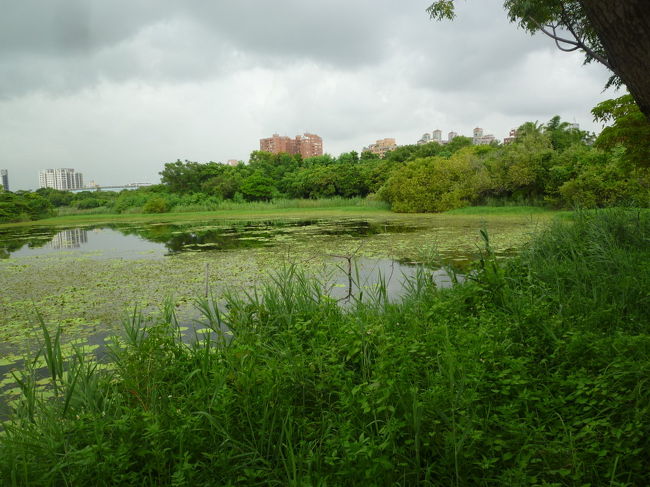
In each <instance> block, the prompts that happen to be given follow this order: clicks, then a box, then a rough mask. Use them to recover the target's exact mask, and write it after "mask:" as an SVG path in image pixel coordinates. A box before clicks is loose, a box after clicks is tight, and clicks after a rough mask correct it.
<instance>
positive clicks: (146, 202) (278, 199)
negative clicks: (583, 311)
mask: <svg viewBox="0 0 650 487" xmlns="http://www.w3.org/2000/svg"><path fill="white" fill-rule="evenodd" d="M610 108H611V107H610ZM630 109H631V108H630ZM603 110H605V112H606V111H607V109H606V108H603ZM616 123H618V120H616ZM615 125H616V124H615ZM628 129H629V128H628ZM628 129H626V128H620V130H619V131H617V133H619V135H618V136H616V137H614V139H612V134H611V131H607V130H604V131H603V133H602V134H601V135H600V136H599V137H598V138H595V135H594V134H590V133H587V132H584V131H580V130H578V129H576V128H575V127H573V126H572V124H569V123H567V122H562V121H561V120H560V117H558V116H555V117H553V118H552V119H551V120H549V121H548V122H547V123H546V124H539V123H538V122H527V123H525V124H523V125H521V126H520V127H519V128H518V129H517V131H516V137H515V138H514V140H512V141H511V142H510V143H508V144H504V145H500V144H498V143H494V144H490V145H473V141H472V139H470V138H468V137H461V136H459V137H456V138H454V139H453V140H452V141H451V142H449V143H447V144H444V145H443V144H438V143H435V142H431V143H428V144H422V145H406V146H400V147H397V148H396V149H394V150H392V151H389V152H388V153H387V154H386V155H385V157H383V158H380V157H379V156H377V155H375V154H372V153H370V152H368V151H365V152H363V153H361V154H358V153H357V152H354V151H352V152H348V153H343V154H340V155H339V156H338V157H334V156H332V155H329V154H325V155H322V156H315V157H308V158H304V159H303V158H302V157H301V156H300V155H290V154H285V153H280V154H271V153H268V152H262V151H253V152H252V153H251V155H250V158H249V160H248V162H247V163H244V162H243V161H241V162H240V163H239V164H237V165H235V166H230V165H225V164H220V163H217V162H212V161H210V162H205V163H198V162H193V161H180V160H177V161H175V162H169V163H166V164H164V167H163V169H162V171H161V172H160V176H161V178H160V181H161V182H160V184H156V185H152V186H149V187H143V188H138V189H135V190H123V191H120V192H119V193H118V192H111V191H92V190H87V191H80V192H75V193H72V192H69V191H58V190H55V189H52V188H40V189H38V190H36V191H34V192H30V191H17V192H16V193H11V192H0V222H25V221H30V220H40V219H43V218H49V217H52V216H55V215H59V217H61V218H64V217H65V216H68V215H74V214H85V215H88V214H96V215H102V214H111V215H114V214H119V215H129V214H165V215H168V214H169V215H174V214H177V213H187V214H190V213H193V212H205V211H230V212H234V213H235V214H236V213H237V212H245V211H253V212H257V211H268V210H269V209H270V208H273V209H274V210H275V211H277V212H281V211H286V210H287V209H288V208H317V207H327V208H332V207H335V208H339V209H340V210H339V211H343V207H345V206H353V207H363V208H368V209H370V208H373V209H375V210H376V209H384V210H391V211H395V212H398V213H441V212H445V211H449V210H458V209H462V208H467V207H476V206H509V205H517V206H537V207H545V208H549V209H555V210H561V209H565V210H566V209H573V208H604V207H614V206H628V207H648V206H650V192H649V191H648V187H650V168H649V167H648V164H647V158H645V156H644V154H647V153H648V151H647V142H646V141H645V140H644V139H643V137H642V136H643V133H642V132H640V131H638V130H637V131H634V132H631V135H629V137H631V138H632V139H633V140H637V139H638V141H639V145H638V147H637V149H634V147H636V146H632V147H628V145H626V143H623V142H621V144H623V145H622V146H621V145H617V141H619V142H620V140H628V139H627V136H626V137H621V135H620V134H626V133H627V132H626V131H627V130H628ZM644 133H645V132H644ZM98 218H99V217H98ZM107 218H115V217H107ZM119 218H120V219H122V218H128V217H123V216H120V217H119ZM141 219H142V218H141Z"/></svg>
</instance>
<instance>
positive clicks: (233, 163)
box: [226, 159, 239, 167]
mask: <svg viewBox="0 0 650 487" xmlns="http://www.w3.org/2000/svg"><path fill="white" fill-rule="evenodd" d="M226 164H227V165H228V166H232V167H235V166H239V161H238V160H237V159H228V162H226Z"/></svg>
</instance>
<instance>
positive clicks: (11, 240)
mask: <svg viewBox="0 0 650 487" xmlns="http://www.w3.org/2000/svg"><path fill="white" fill-rule="evenodd" d="M57 232H58V230H57V229H55V228H47V227H46V228H43V227H40V228H38V229H29V230H27V231H25V229H20V230H13V229H11V230H7V231H3V232H0V259H8V258H9V256H10V255H11V254H12V253H14V252H16V251H18V250H20V249H22V248H23V247H25V246H27V247H29V248H30V249H35V248H39V247H43V246H44V245H46V244H48V243H49V242H50V241H51V240H52V239H53V238H54V235H56V234H57Z"/></svg>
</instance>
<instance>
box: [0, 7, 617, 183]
mask: <svg viewBox="0 0 650 487" xmlns="http://www.w3.org/2000/svg"><path fill="white" fill-rule="evenodd" d="M431 1H432V0H422V1H421V0H411V1H408V2H397V1H395V0H354V1H350V0H327V1H324V0H323V1H320V2H316V1H313V0H311V1H310V0H276V1H274V2H269V1H267V0H237V1H234V2H225V1H214V0H211V1H208V0H193V1H182V2H181V1H178V0H111V1H106V0H48V1H47V2H43V1H40V0H20V1H14V0H0V5H1V6H2V10H1V11H2V14H1V15H0V168H6V169H8V170H9V177H10V186H11V189H12V190H17V189H29V188H36V187H37V184H38V170H39V169H45V168H57V167H72V168H75V169H76V170H78V171H80V172H82V173H83V174H84V179H85V181H86V182H88V181H90V180H94V181H96V182H97V183H99V184H104V185H109V184H124V183H130V182H158V181H159V175H158V172H159V171H160V170H161V169H162V167H163V165H164V163H165V162H171V161H175V160H176V159H188V160H193V161H199V162H207V161H210V160H212V161H226V160H228V159H241V160H248V156H249V154H250V152H251V151H252V150H256V149H258V148H259V139H260V138H261V137H267V136H270V135H271V134H273V133H274V132H277V133H280V134H282V135H289V136H295V135H297V134H300V133H303V132H305V131H310V132H314V133H317V134H319V135H320V136H321V137H323V144H324V148H325V151H326V152H328V153H330V154H333V155H338V154H340V153H341V152H347V151H350V150H360V149H361V148H362V147H363V146H365V145H368V144H369V143H371V142H373V141H375V140H376V139H379V138H384V137H395V138H396V139H397V143H398V144H409V143H415V142H416V141H417V140H418V139H419V138H420V137H421V136H422V134H423V133H424V132H431V131H432V130H434V129H437V128H439V129H440V130H442V131H443V134H445V135H444V136H443V137H445V138H446V134H447V132H449V131H451V130H454V131H456V132H458V133H460V134H471V130H472V129H473V128H474V127H476V126H480V127H483V128H484V130H485V131H486V133H493V134H494V135H495V136H496V137H497V138H499V139H502V138H503V137H504V136H506V135H507V132H508V131H509V130H510V129H511V128H513V127H517V126H518V125H520V124H521V123H523V122H525V121H529V120H532V121H535V120H539V121H540V122H546V121H547V120H548V119H549V118H551V117H552V116H553V115H555V114H558V115H561V116H562V118H563V119H565V120H567V121H570V122H574V121H575V122H578V123H580V126H581V128H583V129H588V130H594V131H597V130H599V127H597V126H595V125H594V124H593V122H592V120H591V116H590V109H591V108H592V107H593V106H594V105H595V104H596V103H598V102H599V101H602V100H603V99H606V98H608V97H609V98H611V97H612V96H611V95H612V94H611V93H603V92H602V89H603V86H604V84H605V82H606V80H607V77H608V74H607V72H606V71H605V70H604V69H603V68H600V67H599V66H596V65H592V66H582V58H581V56H580V55H579V54H577V53H573V54H567V53H562V52H560V51H558V50H557V49H556V48H555V47H554V45H553V43H552V42H551V41H550V40H549V39H547V38H545V37H543V36H541V35H538V36H534V37H531V36H529V35H528V34H526V33H525V32H523V31H522V30H520V29H518V28H517V26H516V25H514V24H510V23H508V21H507V19H506V15H505V13H504V11H503V9H502V7H501V4H502V2H501V0H470V1H468V2H459V5H458V7H459V8H458V14H459V15H458V18H457V19H456V20H455V21H454V22H434V21H431V20H429V18H428V16H427V14H426V12H425V8H426V7H427V6H428V4H429V3H430V2H431Z"/></svg>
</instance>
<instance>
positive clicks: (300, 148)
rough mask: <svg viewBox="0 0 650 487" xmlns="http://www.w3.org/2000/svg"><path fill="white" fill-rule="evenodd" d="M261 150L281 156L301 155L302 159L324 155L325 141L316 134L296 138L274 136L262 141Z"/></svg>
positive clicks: (306, 134)
mask: <svg viewBox="0 0 650 487" xmlns="http://www.w3.org/2000/svg"><path fill="white" fill-rule="evenodd" d="M260 150H261V151H264V152H271V153H273V154H279V153H281V152H285V153H287V154H300V155H301V156H302V157H304V158H307V157H314V156H322V155H323V139H322V138H321V137H319V136H318V135H316V134H310V133H305V134H304V135H296V137H295V138H293V139H292V138H291V137H287V136H286V135H278V134H273V135H272V136H271V137H268V138H266V139H260Z"/></svg>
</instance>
